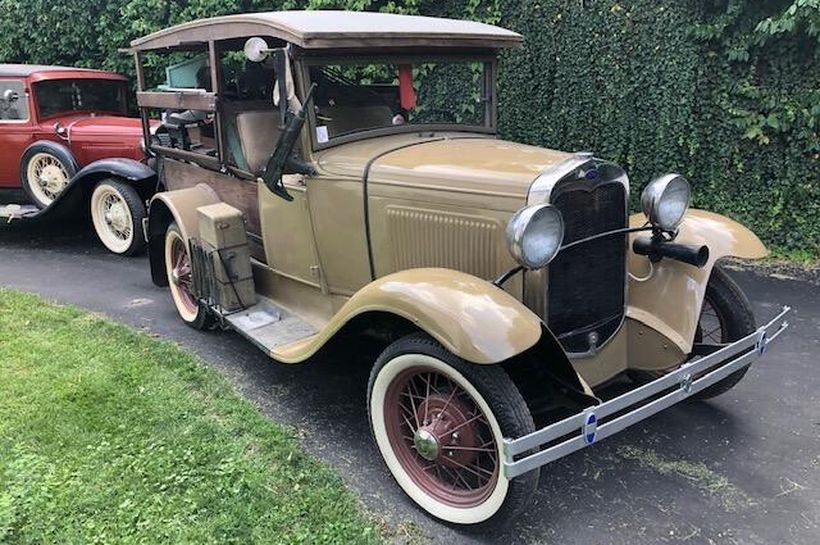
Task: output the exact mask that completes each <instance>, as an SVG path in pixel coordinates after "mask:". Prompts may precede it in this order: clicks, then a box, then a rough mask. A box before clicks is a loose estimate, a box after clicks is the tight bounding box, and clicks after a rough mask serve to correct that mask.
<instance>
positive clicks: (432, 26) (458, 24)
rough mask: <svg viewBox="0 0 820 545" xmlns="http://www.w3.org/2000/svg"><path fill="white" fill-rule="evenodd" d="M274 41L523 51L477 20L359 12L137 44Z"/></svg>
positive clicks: (254, 18) (207, 28) (234, 22)
mask: <svg viewBox="0 0 820 545" xmlns="http://www.w3.org/2000/svg"><path fill="white" fill-rule="evenodd" d="M249 36H269V37H273V38H277V39H280V40H284V41H286V42H289V43H292V44H294V45H296V46H298V47H300V48H303V49H307V50H312V49H315V50H321V49H330V48H343V49H365V48H374V47H390V48H394V47H395V48H401V47H424V48H454V47H469V48H482V49H486V48H489V49H499V48H503V47H518V46H520V45H521V43H522V41H523V39H522V37H521V35H520V34H517V33H515V32H512V31H510V30H507V29H504V28H500V27H497V26H493V25H488V24H484V23H477V22H474V21H460V20H456V19H442V18H436V17H421V16H417V15H396V14H391V13H377V12H353V11H324V10H323V11H272V12H263V13H243V14H239V15H226V16H223V17H213V18H210V19H199V20H196V21H191V22H189V23H183V24H181V25H176V26H173V27H170V28H166V29H163V30H160V31H158V32H154V33H153V34H149V35H148V36H144V37H142V38H138V39H136V40H134V41H132V42H131V49H132V50H133V51H149V50H156V49H168V48H170V49H176V48H184V47H185V46H186V45H191V44H195V43H205V42H208V41H209V40H218V41H219V40H230V39H236V38H243V37H249Z"/></svg>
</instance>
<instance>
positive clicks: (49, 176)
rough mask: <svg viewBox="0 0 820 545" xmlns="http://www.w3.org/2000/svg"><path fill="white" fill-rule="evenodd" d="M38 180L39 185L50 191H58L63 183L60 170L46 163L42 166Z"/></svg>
mask: <svg viewBox="0 0 820 545" xmlns="http://www.w3.org/2000/svg"><path fill="white" fill-rule="evenodd" d="M38 182H39V184H40V187H42V188H43V189H47V190H49V191H51V192H55V191H59V190H60V189H62V187H63V185H65V184H64V180H63V175H62V172H61V171H60V169H59V168H57V167H55V166H54V165H48V166H46V167H44V168H43V171H42V172H41V173H40V179H39V180H38Z"/></svg>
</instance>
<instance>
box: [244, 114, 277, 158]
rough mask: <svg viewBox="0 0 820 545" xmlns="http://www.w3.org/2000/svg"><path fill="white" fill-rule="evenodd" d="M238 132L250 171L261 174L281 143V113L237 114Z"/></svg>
mask: <svg viewBox="0 0 820 545" xmlns="http://www.w3.org/2000/svg"><path fill="white" fill-rule="evenodd" d="M236 131H237V133H238V135H239V142H240V144H241V146H242V155H244V156H245V162H246V163H247V165H248V170H250V171H251V172H252V173H254V174H260V173H261V172H262V169H264V168H265V165H266V164H267V162H268V159H269V158H270V156H271V155H272V154H273V150H274V148H276V143H277V142H278V141H279V134H280V132H281V131H280V130H279V112H277V111H276V110H252V111H247V112H239V113H237V114H236Z"/></svg>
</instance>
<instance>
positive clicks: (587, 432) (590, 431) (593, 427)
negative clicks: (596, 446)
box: [584, 412, 598, 445]
mask: <svg viewBox="0 0 820 545" xmlns="http://www.w3.org/2000/svg"><path fill="white" fill-rule="evenodd" d="M597 433H598V418H597V417H596V416H595V413H593V412H590V413H587V417H586V419H585V420H584V442H585V443H586V444H587V445H591V444H592V443H594V442H595V435H596V434H597Z"/></svg>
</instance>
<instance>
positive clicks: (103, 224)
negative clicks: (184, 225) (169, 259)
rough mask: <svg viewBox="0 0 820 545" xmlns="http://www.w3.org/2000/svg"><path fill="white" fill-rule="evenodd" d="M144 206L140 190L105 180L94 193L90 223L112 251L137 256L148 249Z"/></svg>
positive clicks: (116, 181) (111, 180)
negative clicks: (146, 246)
mask: <svg viewBox="0 0 820 545" xmlns="http://www.w3.org/2000/svg"><path fill="white" fill-rule="evenodd" d="M144 218H145V205H144V204H143V202H142V199H141V198H140V196H139V193H137V190H136V189H134V188H133V187H131V186H130V185H128V184H126V183H124V182H121V181H119V180H116V179H113V178H108V179H105V180H102V181H101V182H100V183H98V184H97V186H96V187H95V188H94V192H93V193H92V194H91V221H92V223H93V224H94V230H95V231H96V232H97V236H98V237H99V239H100V242H102V243H103V245H104V246H105V247H106V248H108V249H109V250H110V251H111V252H113V253H115V254H119V255H124V256H133V255H137V254H139V253H140V252H142V251H143V250H144V249H145V239H144V238H143V236H142V220H143V219H144Z"/></svg>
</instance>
